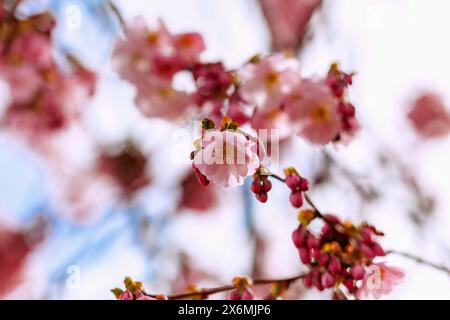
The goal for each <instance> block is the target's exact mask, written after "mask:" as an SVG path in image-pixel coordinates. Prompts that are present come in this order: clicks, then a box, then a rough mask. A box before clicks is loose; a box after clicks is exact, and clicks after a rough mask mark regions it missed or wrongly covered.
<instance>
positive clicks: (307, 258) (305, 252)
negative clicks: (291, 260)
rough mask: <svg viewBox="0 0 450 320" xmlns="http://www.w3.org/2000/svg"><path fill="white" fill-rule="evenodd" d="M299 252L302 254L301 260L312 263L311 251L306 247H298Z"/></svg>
mask: <svg viewBox="0 0 450 320" xmlns="http://www.w3.org/2000/svg"><path fill="white" fill-rule="evenodd" d="M298 253H299V254H300V260H302V262H303V263H304V264H310V263H311V253H310V252H309V250H308V249H306V248H300V249H298Z"/></svg>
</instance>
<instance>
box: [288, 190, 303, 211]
mask: <svg viewBox="0 0 450 320" xmlns="http://www.w3.org/2000/svg"><path fill="white" fill-rule="evenodd" d="M289 200H290V202H291V204H292V206H293V207H294V208H301V207H302V206H303V194H302V193H301V192H292V193H291V196H290V197H289Z"/></svg>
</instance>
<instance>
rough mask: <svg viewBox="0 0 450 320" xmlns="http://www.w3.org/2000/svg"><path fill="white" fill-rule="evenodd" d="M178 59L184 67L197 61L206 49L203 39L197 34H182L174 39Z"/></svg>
mask: <svg viewBox="0 0 450 320" xmlns="http://www.w3.org/2000/svg"><path fill="white" fill-rule="evenodd" d="M174 43H175V48H176V50H177V53H178V56H179V58H180V59H181V60H182V62H183V63H184V64H185V65H186V66H190V65H193V64H195V63H197V62H198V61H199V58H200V54H201V53H202V52H203V51H204V50H205V49H206V47H205V43H204V42H203V37H202V36H201V35H200V34H199V33H183V34H179V35H176V36H175V37H174Z"/></svg>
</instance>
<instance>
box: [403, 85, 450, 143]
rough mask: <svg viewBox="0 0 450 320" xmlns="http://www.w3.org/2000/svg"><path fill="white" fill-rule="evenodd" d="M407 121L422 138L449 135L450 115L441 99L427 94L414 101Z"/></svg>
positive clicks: (432, 94)
mask: <svg viewBox="0 0 450 320" xmlns="http://www.w3.org/2000/svg"><path fill="white" fill-rule="evenodd" d="M408 119H409V121H410V122H411V124H412V125H413V127H414V129H416V131H417V133H418V134H419V135H420V136H422V137H424V138H435V137H442V136H446V135H447V134H449V133H450V113H449V111H448V110H447V109H446V107H445V105H444V102H443V101H442V97H440V96H438V95H437V94H434V93H431V92H428V93H425V94H423V95H421V96H419V97H418V98H417V99H416V101H414V103H413V106H412V109H411V111H410V112H409V113H408Z"/></svg>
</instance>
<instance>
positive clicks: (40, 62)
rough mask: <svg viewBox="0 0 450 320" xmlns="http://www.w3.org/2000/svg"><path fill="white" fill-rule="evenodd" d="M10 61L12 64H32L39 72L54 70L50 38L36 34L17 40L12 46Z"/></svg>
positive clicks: (26, 35)
mask: <svg viewBox="0 0 450 320" xmlns="http://www.w3.org/2000/svg"><path fill="white" fill-rule="evenodd" d="M8 60H9V61H8V62H9V63H11V64H30V65H33V66H34V67H35V68H36V69H39V70H46V69H50V68H52V67H53V66H54V58H53V46H52V43H51V39H50V37H48V36H47V35H44V34H40V33H37V32H34V33H26V34H24V35H23V36H21V37H18V38H16V39H15V40H14V42H13V43H12V45H11V49H10V52H9V59H8Z"/></svg>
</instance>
